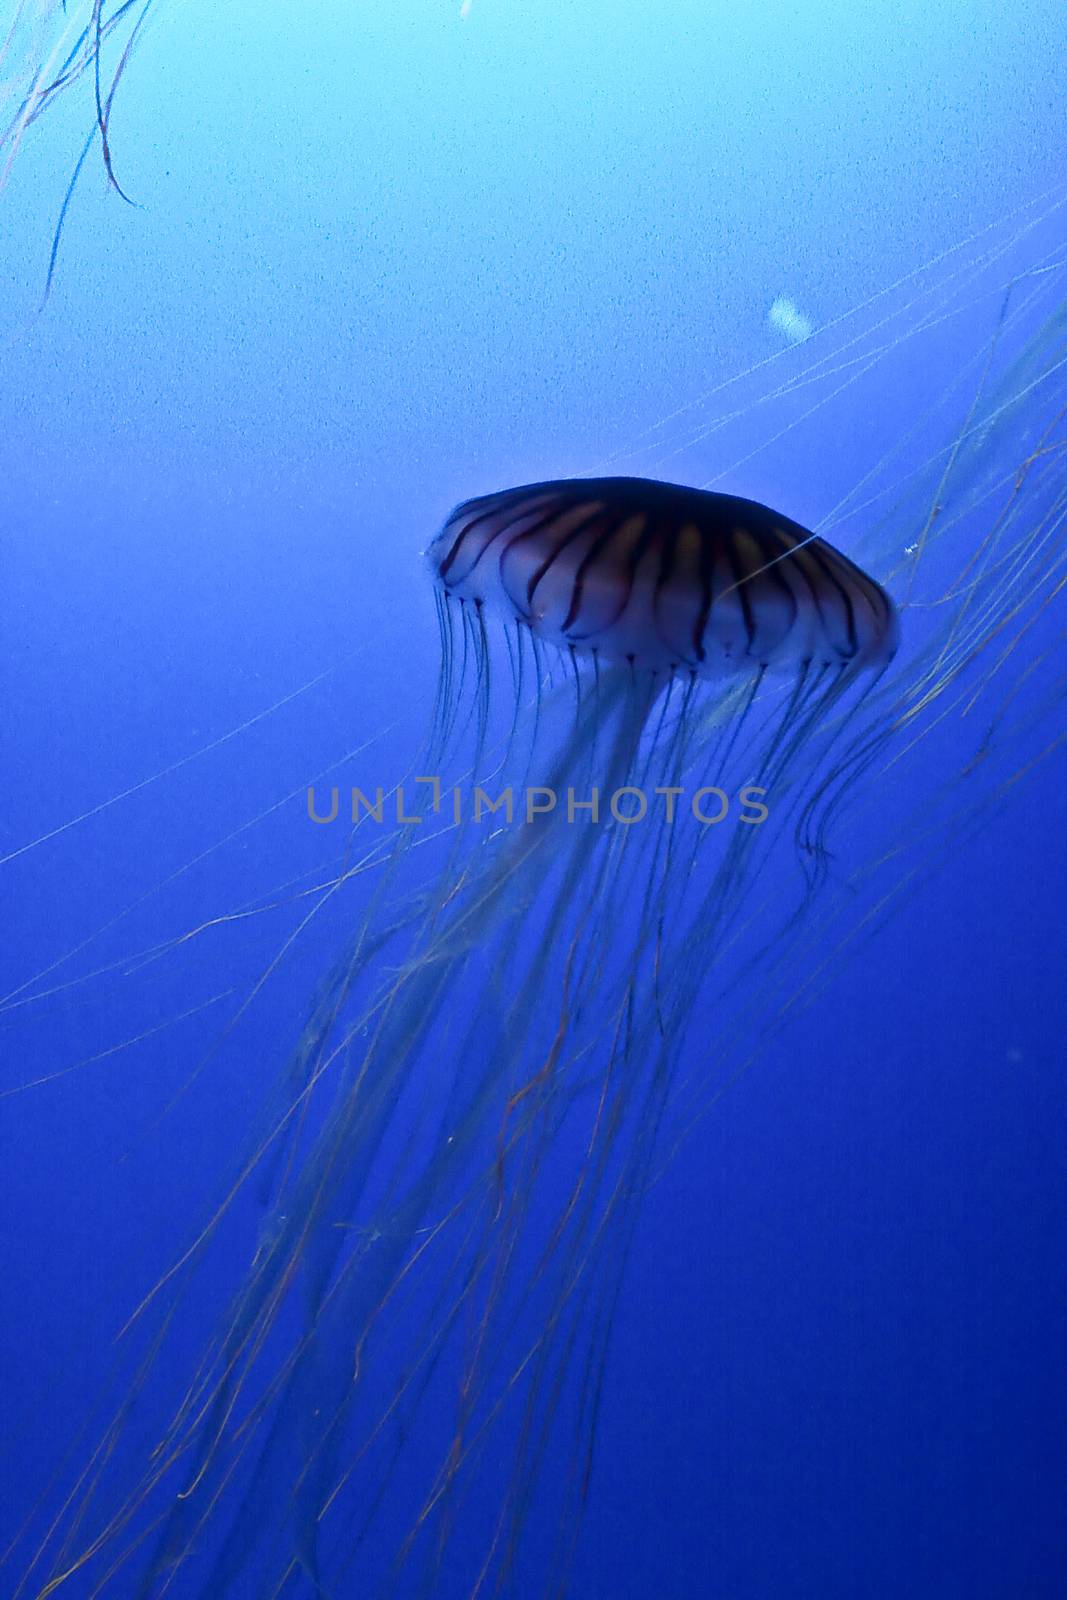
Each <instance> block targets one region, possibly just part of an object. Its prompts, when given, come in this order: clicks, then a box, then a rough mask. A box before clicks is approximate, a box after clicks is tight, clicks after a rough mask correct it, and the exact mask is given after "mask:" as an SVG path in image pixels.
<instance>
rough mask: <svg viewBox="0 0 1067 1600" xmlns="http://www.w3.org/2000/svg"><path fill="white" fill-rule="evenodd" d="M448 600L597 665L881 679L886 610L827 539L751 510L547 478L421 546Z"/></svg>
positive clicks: (610, 482) (755, 507)
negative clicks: (877, 673) (822, 671)
mask: <svg viewBox="0 0 1067 1600" xmlns="http://www.w3.org/2000/svg"><path fill="white" fill-rule="evenodd" d="M428 557H429V561H430V566H431V570H432V571H433V574H434V576H435V578H436V579H437V582H438V583H439V585H440V587H441V589H442V591H443V593H444V594H445V596H446V597H447V598H450V599H451V598H454V599H457V600H459V601H462V602H470V603H473V604H474V605H475V606H481V605H486V606H488V607H489V608H490V609H491V610H492V611H495V612H497V613H499V614H500V615H502V616H504V617H506V618H507V619H509V620H511V621H514V622H516V623H519V624H522V625H524V626H525V627H527V628H528V629H529V630H530V632H531V633H533V634H535V635H536V636H537V637H538V638H540V639H544V640H546V641H549V642H551V643H553V644H555V645H558V646H559V647H561V648H564V649H568V650H572V651H575V652H577V653H579V654H580V655H591V656H595V657H597V658H598V660H601V661H604V662H615V663H618V662H627V663H629V664H630V665H632V666H634V667H636V668H639V669H647V670H649V671H651V672H655V673H663V674H668V675H669V674H674V673H682V672H689V673H692V674H694V675H695V676H697V677H699V678H710V679H721V678H723V677H729V676H731V675H735V674H738V673H741V672H746V671H747V672H751V671H753V670H755V669H761V670H766V669H772V670H775V671H789V670H793V671H796V670H798V669H800V668H807V667H809V666H815V667H823V668H838V669H840V670H852V671H858V670H860V669H864V668H873V669H879V668H883V667H885V666H886V665H887V664H888V663H889V661H891V660H892V657H893V655H894V653H895V651H896V647H897V641H898V622H897V614H896V608H895V606H894V604H893V602H892V600H891V599H890V597H889V595H888V594H887V593H886V591H885V590H884V589H883V588H882V587H881V585H880V584H878V583H876V582H875V581H874V580H873V579H872V578H869V577H868V576H867V574H866V573H864V572H862V571H861V570H860V568H859V567H857V566H855V565H854V564H853V563H852V562H851V561H849V560H848V559H847V557H845V556H843V555H842V554H841V553H840V552H839V551H837V550H835V549H834V548H833V547H832V546H831V545H829V544H827V543H826V541H825V540H823V539H820V538H818V537H817V536H816V535H814V534H812V533H809V532H808V531H807V530H806V529H804V528H802V527H800V526H799V525H798V524H797V523H795V522H792V521H791V520H790V519H789V518H788V517H784V516H782V515H780V514H779V513H778V512H775V511H772V510H771V509H770V508H769V507H767V506H764V505H760V504H758V503H757V502H756V501H754V500H744V499H740V498H738V497H737V496H733V495H725V494H716V493H713V492H711V491H710V490H702V489H691V488H686V487H684V486H682V485H679V484H674V483H662V482H659V481H656V480H648V479H642V478H599V479H561V480H557V481H554V482H548V483H535V484H527V485H524V486H523V487H521V488H516V489H509V490H505V491H503V492H502V493H498V494H489V495H484V496H482V497H480V498H478V499H474V500H468V501H466V502H464V504H462V505H460V506H458V507H457V508H456V510H455V511H453V513H452V515H451V516H450V517H449V518H448V521H447V522H446V523H445V526H444V528H443V529H442V531H441V532H440V534H439V535H438V536H437V538H436V539H435V540H434V542H433V543H432V545H431V546H430V549H429V552H428Z"/></svg>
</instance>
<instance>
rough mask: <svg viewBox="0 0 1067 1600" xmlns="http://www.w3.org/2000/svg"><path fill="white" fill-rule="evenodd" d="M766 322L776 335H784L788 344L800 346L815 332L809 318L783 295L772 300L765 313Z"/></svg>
mask: <svg viewBox="0 0 1067 1600" xmlns="http://www.w3.org/2000/svg"><path fill="white" fill-rule="evenodd" d="M767 322H768V324H769V325H770V326H771V327H772V328H773V329H774V330H775V332H776V333H781V334H784V335H785V337H786V338H787V339H788V341H789V343H790V344H802V343H803V342H804V340H805V339H810V338H811V336H812V334H813V333H814V332H815V324H814V323H813V322H812V320H811V318H810V317H806V316H805V315H804V313H803V311H800V310H798V308H797V306H796V305H795V304H794V302H793V301H792V300H787V299H786V298H785V296H784V295H779V296H778V298H777V300H772V302H771V307H770V310H769V311H768V312H767Z"/></svg>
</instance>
